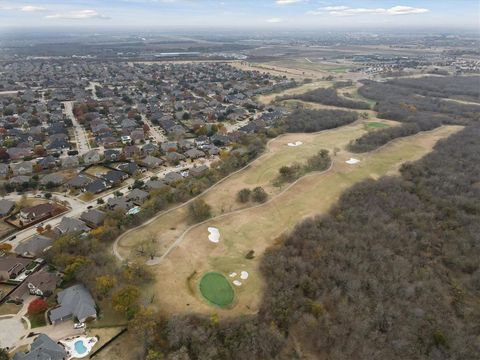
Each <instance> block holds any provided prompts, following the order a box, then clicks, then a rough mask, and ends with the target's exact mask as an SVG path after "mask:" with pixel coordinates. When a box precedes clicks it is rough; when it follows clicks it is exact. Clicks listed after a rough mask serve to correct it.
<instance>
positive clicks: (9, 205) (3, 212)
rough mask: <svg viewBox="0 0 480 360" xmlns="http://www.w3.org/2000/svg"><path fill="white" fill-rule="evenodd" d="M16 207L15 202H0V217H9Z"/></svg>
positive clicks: (4, 200)
mask: <svg viewBox="0 0 480 360" xmlns="http://www.w3.org/2000/svg"><path fill="white" fill-rule="evenodd" d="M14 207H15V202H14V201H10V200H7V199H1V200H0V217H4V216H7V215H8V214H10V212H11V211H12V210H13V208H14Z"/></svg>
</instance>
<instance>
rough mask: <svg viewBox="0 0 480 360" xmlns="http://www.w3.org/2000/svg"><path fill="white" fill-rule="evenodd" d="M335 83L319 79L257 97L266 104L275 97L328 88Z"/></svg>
mask: <svg viewBox="0 0 480 360" xmlns="http://www.w3.org/2000/svg"><path fill="white" fill-rule="evenodd" d="M332 85H333V82H332V81H327V80H319V81H313V82H311V83H307V84H303V85H300V86H297V87H294V88H291V89H287V90H284V91H281V92H279V93H273V94H268V95H260V96H258V97H257V99H258V101H260V102H261V103H264V104H270V103H272V102H273V101H275V98H276V97H278V96H285V95H299V94H303V93H305V92H307V91H311V90H315V89H318V88H326V87H330V86H332Z"/></svg>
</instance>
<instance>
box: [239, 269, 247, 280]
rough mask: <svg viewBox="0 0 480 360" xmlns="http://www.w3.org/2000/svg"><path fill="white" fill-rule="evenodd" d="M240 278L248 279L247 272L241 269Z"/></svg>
mask: <svg viewBox="0 0 480 360" xmlns="http://www.w3.org/2000/svg"><path fill="white" fill-rule="evenodd" d="M240 279H242V280H247V279H248V272H246V271H242V272H241V273H240Z"/></svg>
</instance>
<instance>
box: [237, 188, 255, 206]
mask: <svg viewBox="0 0 480 360" xmlns="http://www.w3.org/2000/svg"><path fill="white" fill-rule="evenodd" d="M251 194H252V191H251V190H250V189H242V190H240V191H239V192H238V193H237V201H238V202H240V203H246V202H248V201H249V200H250V195H251Z"/></svg>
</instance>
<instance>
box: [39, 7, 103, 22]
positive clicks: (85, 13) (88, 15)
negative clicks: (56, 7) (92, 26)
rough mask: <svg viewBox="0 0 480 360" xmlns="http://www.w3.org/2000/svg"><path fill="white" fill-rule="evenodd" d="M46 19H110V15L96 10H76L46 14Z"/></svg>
mask: <svg viewBox="0 0 480 360" xmlns="http://www.w3.org/2000/svg"><path fill="white" fill-rule="evenodd" d="M45 18H46V19H70V20H84V19H109V17H108V16H105V15H102V14H100V13H99V12H98V11H96V10H89V9H88V10H75V11H69V12H66V13H58V14H51V15H47V16H45Z"/></svg>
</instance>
